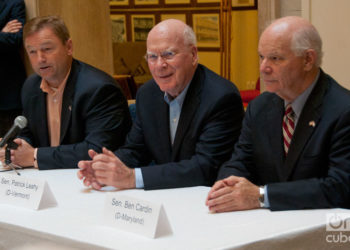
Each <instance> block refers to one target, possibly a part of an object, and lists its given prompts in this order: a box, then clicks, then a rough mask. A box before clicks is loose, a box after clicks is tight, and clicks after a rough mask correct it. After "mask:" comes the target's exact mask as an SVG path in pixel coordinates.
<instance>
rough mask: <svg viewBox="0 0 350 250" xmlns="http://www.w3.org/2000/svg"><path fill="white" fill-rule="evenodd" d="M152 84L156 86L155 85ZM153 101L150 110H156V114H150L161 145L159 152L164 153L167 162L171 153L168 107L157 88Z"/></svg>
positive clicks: (162, 93) (162, 94)
mask: <svg viewBox="0 0 350 250" xmlns="http://www.w3.org/2000/svg"><path fill="white" fill-rule="evenodd" d="M154 84H155V85H156V83H154ZM157 88H158V87H157ZM153 100H154V101H152V102H151V103H150V105H153V107H152V108H151V109H150V110H156V113H153V114H152V116H154V117H155V118H154V119H152V120H153V121H155V122H156V124H155V125H156V131H157V134H158V135H159V136H160V140H159V141H160V143H161V145H159V150H162V151H163V152H164V155H166V159H167V160H168V161H169V160H170V157H171V151H172V149H171V141H170V128H169V106H168V104H167V103H166V102H165V101H164V92H162V91H161V90H160V89H159V88H158V89H157V91H154V95H153ZM164 135H166V136H164Z"/></svg>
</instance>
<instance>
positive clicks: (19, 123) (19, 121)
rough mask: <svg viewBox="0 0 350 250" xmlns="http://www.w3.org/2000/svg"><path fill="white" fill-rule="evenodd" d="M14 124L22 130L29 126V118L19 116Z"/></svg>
mask: <svg viewBox="0 0 350 250" xmlns="http://www.w3.org/2000/svg"><path fill="white" fill-rule="evenodd" d="M14 124H15V125H16V126H18V127H19V128H20V129H23V128H25V127H26V126H27V118H25V117H24V116H17V117H16V119H15V121H14Z"/></svg>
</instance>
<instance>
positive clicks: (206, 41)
mask: <svg viewBox="0 0 350 250" xmlns="http://www.w3.org/2000/svg"><path fill="white" fill-rule="evenodd" d="M192 19H193V30H194V32H195V33H196V37H197V45H198V47H220V28H219V23H220V17H219V14H216V13H207V14H193V15H192Z"/></svg>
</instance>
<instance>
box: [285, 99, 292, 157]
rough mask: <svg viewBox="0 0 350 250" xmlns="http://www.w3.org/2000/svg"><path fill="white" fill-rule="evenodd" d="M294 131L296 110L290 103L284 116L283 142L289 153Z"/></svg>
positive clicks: (286, 151)
mask: <svg viewBox="0 0 350 250" xmlns="http://www.w3.org/2000/svg"><path fill="white" fill-rule="evenodd" d="M293 133H294V111H293V109H292V105H291V104H288V105H287V107H286V111H285V113H284V116H283V142H284V152H285V154H286V155H287V153H288V149H289V145H290V142H291V141H292V136H293Z"/></svg>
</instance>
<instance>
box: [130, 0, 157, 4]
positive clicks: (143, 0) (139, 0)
mask: <svg viewBox="0 0 350 250" xmlns="http://www.w3.org/2000/svg"><path fill="white" fill-rule="evenodd" d="M158 3H159V1H158V0H135V5H145V4H158Z"/></svg>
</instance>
